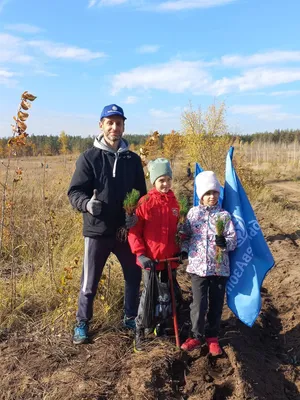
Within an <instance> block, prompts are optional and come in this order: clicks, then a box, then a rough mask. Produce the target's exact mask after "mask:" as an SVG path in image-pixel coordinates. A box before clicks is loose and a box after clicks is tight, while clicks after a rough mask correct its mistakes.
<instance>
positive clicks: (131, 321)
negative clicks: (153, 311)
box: [123, 315, 135, 331]
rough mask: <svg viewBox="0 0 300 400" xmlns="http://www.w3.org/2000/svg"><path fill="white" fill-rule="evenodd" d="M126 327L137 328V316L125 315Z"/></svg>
mask: <svg viewBox="0 0 300 400" xmlns="http://www.w3.org/2000/svg"><path fill="white" fill-rule="evenodd" d="M123 326H124V328H127V329H131V330H133V331H134V330H135V317H126V315H125V317H124V319H123Z"/></svg>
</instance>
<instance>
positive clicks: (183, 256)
mask: <svg viewBox="0 0 300 400" xmlns="http://www.w3.org/2000/svg"><path fill="white" fill-rule="evenodd" d="M174 257H179V260H178V262H179V264H182V263H183V261H184V260H187V259H188V258H189V256H188V253H187V252H186V251H180V252H179V253H176V254H174Z"/></svg>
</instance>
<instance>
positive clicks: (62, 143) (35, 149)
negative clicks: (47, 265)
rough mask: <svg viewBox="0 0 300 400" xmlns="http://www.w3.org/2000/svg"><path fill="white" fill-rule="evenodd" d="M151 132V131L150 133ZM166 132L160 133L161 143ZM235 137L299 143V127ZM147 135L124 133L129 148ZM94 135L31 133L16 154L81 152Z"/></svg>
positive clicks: (2, 145)
mask: <svg viewBox="0 0 300 400" xmlns="http://www.w3.org/2000/svg"><path fill="white" fill-rule="evenodd" d="M150 134H151V133H150ZM165 136H166V134H162V135H160V137H159V139H160V141H161V143H163V141H164V137H165ZM234 136H235V139H237V140H239V141H240V142H242V143H251V142H254V141H255V142H257V141H259V142H262V143H273V144H277V143H280V144H290V143H293V142H294V141H296V142H298V143H300V129H296V130H292V129H283V130H280V129H276V130H275V131H274V132H257V133H253V134H251V135H241V136H239V135H234ZM148 137H149V135H138V134H136V135H131V134H126V135H125V139H126V140H127V141H128V142H129V144H130V146H131V149H135V148H137V147H139V146H141V145H143V144H144V143H145V141H146V139H147V138H148ZM94 139H95V137H92V136H89V137H81V136H72V135H68V134H66V133H65V132H64V131H62V132H61V134H60V135H58V136H52V135H50V136H45V135H35V134H32V135H30V136H28V138H27V141H26V144H25V145H23V146H20V147H19V149H18V155H21V156H37V155H49V156H51V155H57V154H72V153H81V152H82V151H84V150H86V149H87V148H89V147H91V146H92V145H93V142H94ZM8 140H9V138H0V157H5V156H6V154H7V143H8Z"/></svg>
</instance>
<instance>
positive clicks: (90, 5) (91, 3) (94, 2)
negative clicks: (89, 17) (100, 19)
mask: <svg viewBox="0 0 300 400" xmlns="http://www.w3.org/2000/svg"><path fill="white" fill-rule="evenodd" d="M96 3H97V0H90V1H89V5H88V8H91V7H94V5H95V4H96Z"/></svg>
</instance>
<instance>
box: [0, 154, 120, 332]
mask: <svg viewBox="0 0 300 400" xmlns="http://www.w3.org/2000/svg"><path fill="white" fill-rule="evenodd" d="M75 158H76V157H74V156H73V157H72V158H70V159H69V160H67V162H65V159H64V158H63V157H53V158H48V159H47V160H44V159H42V160H41V159H38V158H29V159H25V158H24V159H18V160H15V161H14V163H13V166H12V168H11V170H10V176H9V183H10V185H9V191H8V194H9V197H8V199H7V202H6V210H5V211H6V213H5V224H6V228H5V229H4V241H3V247H2V257H1V262H0V267H1V268H0V274H1V275H0V276H1V279H0V299H1V300H0V326H1V327H2V328H9V329H25V328H28V327H33V326H35V327H38V328H39V329H45V328H48V327H51V329H54V328H55V329H66V328H67V329H69V328H70V326H71V324H72V323H73V321H74V317H75V311H76V307H77V296H78V290H79V280H80V274H81V262H82V254H83V238H82V232H81V231H82V221H81V218H82V216H81V214H80V213H77V212H75V211H74V210H73V209H72V208H71V206H70V204H69V201H68V198H67V190H68V185H69V182H70V179H71V176H72V173H73V168H74V160H75ZM41 162H43V164H44V167H42V166H41ZM46 167H47V168H46ZM17 168H21V169H22V180H19V181H18V182H16V183H15V184H14V187H13V184H12V182H13V179H14V171H15V169H17ZM4 172H5V171H4V168H3V170H2V171H1V173H2V174H4ZM0 181H2V176H1V175H0ZM12 196H13V199H12ZM108 265H109V267H108V268H106V270H105V273H104V275H103V279H102V280H101V283H100V286H99V295H98V296H97V298H96V304H95V320H96V321H97V325H106V324H107V321H111V320H114V321H116V320H117V318H119V317H120V311H118V310H119V309H120V308H122V307H121V306H120V305H121V302H122V288H121V286H120V282H123V280H122V279H120V278H121V275H122V273H121V270H120V268H119V267H118V263H117V262H116V260H115V259H114V258H113V257H112V258H111V259H110V260H109V262H108ZM111 269H112V270H113V272H112V273H111V274H110V273H109V271H110V270H111Z"/></svg>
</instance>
